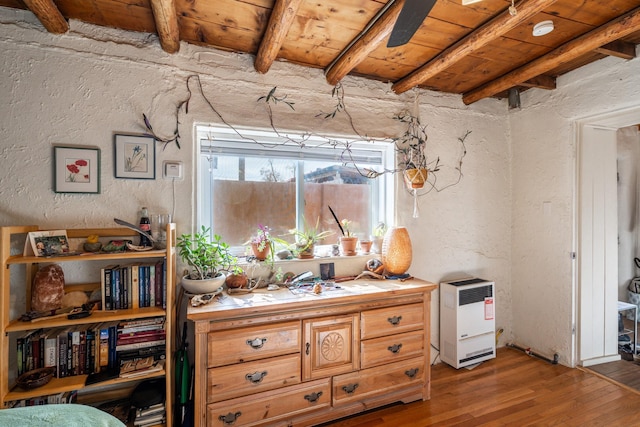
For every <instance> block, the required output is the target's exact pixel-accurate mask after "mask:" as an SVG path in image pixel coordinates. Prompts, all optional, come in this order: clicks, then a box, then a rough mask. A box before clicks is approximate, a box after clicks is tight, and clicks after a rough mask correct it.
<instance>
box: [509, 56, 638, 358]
mask: <svg viewBox="0 0 640 427" xmlns="http://www.w3.org/2000/svg"><path fill="white" fill-rule="evenodd" d="M639 71H640V60H638V59H633V60H630V61H623V60H620V59H616V58H607V59H604V60H601V61H598V62H597V63H594V64H591V65H589V66H587V67H583V68H582V69H579V70H576V71H574V72H572V73H569V74H566V75H565V76H563V77H561V78H559V79H558V82H557V84H558V87H557V89H555V90H554V91H551V92H548V91H543V90H530V91H527V92H525V93H524V94H522V109H521V110H520V111H516V112H513V113H512V114H510V129H511V146H512V152H513V158H512V170H513V183H512V194H513V199H512V203H513V208H512V212H513V213H512V220H513V223H512V224H513V231H512V248H513V252H512V270H511V277H512V288H511V291H512V301H513V304H512V307H511V309H512V313H513V325H512V330H513V332H514V340H515V341H516V342H518V343H521V344H522V345H526V346H528V347H531V348H533V349H536V350H538V351H540V352H542V353H544V354H547V355H549V356H550V355H552V354H553V353H555V352H557V353H558V354H559V355H560V361H561V362H562V363H567V364H568V363H571V360H570V358H571V342H572V334H571V331H572V327H573V324H572V304H573V299H572V298H573V290H572V287H573V270H572V268H573V261H572V259H571V252H572V251H573V250H574V246H573V236H574V230H573V229H572V228H573V224H574V220H575V211H574V195H575V194H574V191H575V177H576V171H575V165H576V141H575V129H574V123H575V121H576V120H579V119H583V118H586V117H590V116H593V115H596V114H603V113H606V112H613V111H616V110H620V109H625V108H628V107H631V106H634V105H638V104H639V100H638V93H639V91H640V89H639V88H640V72H639Z"/></svg>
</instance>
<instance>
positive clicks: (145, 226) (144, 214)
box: [140, 207, 153, 246]
mask: <svg viewBox="0 0 640 427" xmlns="http://www.w3.org/2000/svg"><path fill="white" fill-rule="evenodd" d="M140 229H141V230H142V231H145V232H147V234H151V221H150V220H149V211H147V208H146V207H143V208H142V211H141V213H140ZM140 246H153V243H151V240H149V238H148V237H147V236H145V235H144V234H140Z"/></svg>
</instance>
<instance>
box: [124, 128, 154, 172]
mask: <svg viewBox="0 0 640 427" xmlns="http://www.w3.org/2000/svg"><path fill="white" fill-rule="evenodd" d="M114 153H115V177H116V178H131V179H156V145H155V139H153V137H150V136H139V135H119V134H118V135H116V136H115V150H114Z"/></svg>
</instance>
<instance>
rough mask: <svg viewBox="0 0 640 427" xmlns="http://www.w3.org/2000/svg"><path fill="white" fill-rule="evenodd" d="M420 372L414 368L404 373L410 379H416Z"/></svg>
mask: <svg viewBox="0 0 640 427" xmlns="http://www.w3.org/2000/svg"><path fill="white" fill-rule="evenodd" d="M418 371H420V369H419V368H413V369H409V370H408V371H404V374H405V375H406V376H408V377H409V378H414V377H415V376H416V375H418Z"/></svg>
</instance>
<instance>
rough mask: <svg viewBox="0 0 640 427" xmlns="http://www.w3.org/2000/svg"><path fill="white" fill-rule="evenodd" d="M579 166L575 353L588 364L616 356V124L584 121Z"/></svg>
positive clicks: (583, 362)
mask: <svg viewBox="0 0 640 427" xmlns="http://www.w3.org/2000/svg"><path fill="white" fill-rule="evenodd" d="M578 167H579V169H578V174H579V179H578V186H579V188H578V192H579V193H578V198H579V212H580V214H579V223H578V227H579V228H578V236H579V241H578V269H579V270H578V274H579V277H578V283H579V291H578V292H579V301H580V304H579V307H580V308H579V310H580V312H579V318H580V323H579V351H580V355H579V359H580V360H581V362H582V364H583V365H590V364H595V363H600V362H602V361H606V360H610V359H611V358H617V357H619V356H618V338H617V329H618V325H617V315H616V311H617V299H618V294H617V283H618V244H617V241H618V232H617V229H618V228H617V224H618V204H617V179H616V177H617V169H616V131H615V129H605V128H597V127H591V126H585V127H583V134H582V138H581V141H580V146H579V159H578ZM614 319H615V320H616V321H614Z"/></svg>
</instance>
